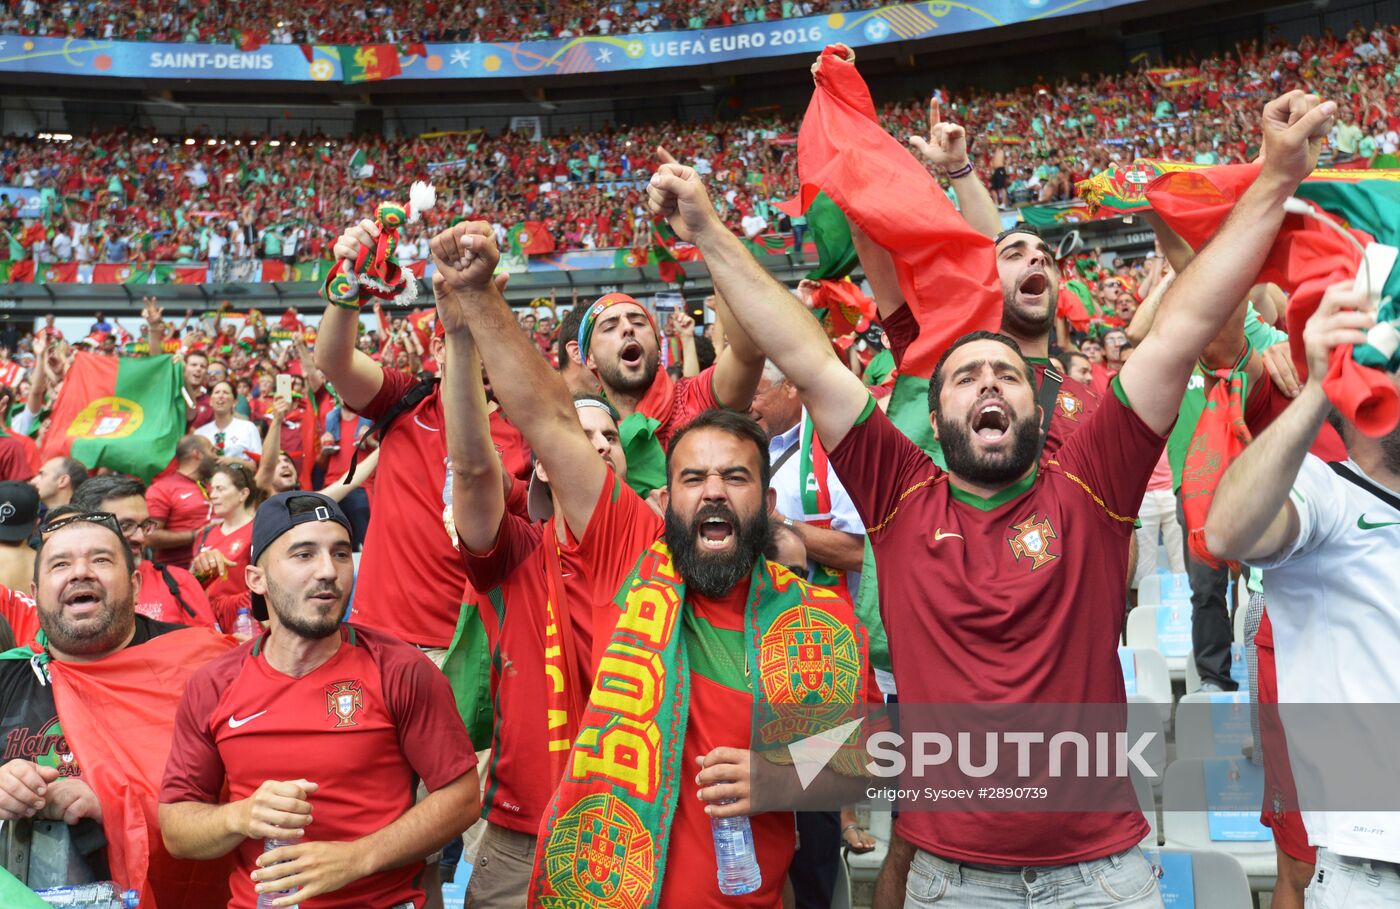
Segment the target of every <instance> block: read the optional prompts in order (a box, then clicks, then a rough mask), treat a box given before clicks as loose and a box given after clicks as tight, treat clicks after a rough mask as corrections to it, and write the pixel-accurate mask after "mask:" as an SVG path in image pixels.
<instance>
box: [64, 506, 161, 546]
mask: <svg viewBox="0 0 1400 909" xmlns="http://www.w3.org/2000/svg"><path fill="white" fill-rule="evenodd" d="M79 523H87V524H100V525H101V526H103V527H106V528H107V529H108V530H110V531H112V533H115V534H116V535H117V536H122V537H124V536H126V534H124V533H122V526H121V524H119V523H118V522H117V516H116V515H114V514H112V513H111V512H110V511H86V512H82V513H80V514H65V515H60V516H59V517H57V518H54V519H53V520H52V521H45V522H44V523H43V524H41V525H39V539H41V540H47V539H48V538H49V537H50V536H51V535H52V534H54V533H55V532H56V531H59V530H62V529H63V528H65V527H67V526H69V525H70V524H79ZM152 523H154V522H152Z"/></svg>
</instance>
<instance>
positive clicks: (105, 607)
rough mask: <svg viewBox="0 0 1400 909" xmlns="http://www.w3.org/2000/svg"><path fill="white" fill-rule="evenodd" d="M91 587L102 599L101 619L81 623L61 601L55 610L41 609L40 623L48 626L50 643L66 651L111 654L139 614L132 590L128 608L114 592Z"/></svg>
mask: <svg viewBox="0 0 1400 909" xmlns="http://www.w3.org/2000/svg"><path fill="white" fill-rule="evenodd" d="M88 586H89V587H91V588H93V593H94V594H96V595H97V596H98V597H100V598H101V600H102V609H101V612H99V613H98V618H100V621H94V617H92V616H89V617H88V618H86V619H84V620H83V622H82V625H81V626H79V624H78V623H77V621H76V620H74V619H73V618H71V617H70V616H69V615H68V613H67V611H66V610H65V609H64V608H63V606H62V605H61V604H60V605H58V606H57V607H56V609H55V610H53V611H52V612H51V611H50V610H48V609H47V608H41V609H40V610H39V625H40V626H41V627H42V628H43V629H44V634H45V635H46V636H47V637H48V639H49V643H50V644H51V645H52V646H53V647H54V648H55V649H57V650H59V651H61V652H63V653H67V654H72V655H74V656H91V655H93V654H101V653H107V652H109V651H111V650H113V649H115V648H116V647H117V645H119V644H121V643H122V641H124V640H126V638H127V636H128V635H130V634H131V630H132V623H133V622H134V621H135V616H136V613H135V606H134V602H133V601H132V598H131V591H130V590H129V589H128V590H127V594H126V602H125V604H124V606H125V608H120V607H119V606H118V603H117V602H116V600H115V599H114V597H113V596H112V593H111V591H109V590H107V589H106V588H105V587H102V586H101V585H99V584H93V585H88Z"/></svg>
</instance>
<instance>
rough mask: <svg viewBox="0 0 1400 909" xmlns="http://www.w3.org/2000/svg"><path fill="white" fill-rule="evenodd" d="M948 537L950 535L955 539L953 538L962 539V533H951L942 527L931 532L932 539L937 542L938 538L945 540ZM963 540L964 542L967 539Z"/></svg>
mask: <svg viewBox="0 0 1400 909" xmlns="http://www.w3.org/2000/svg"><path fill="white" fill-rule="evenodd" d="M949 537H952V538H953V539H955V540H962V538H963V535H962V534H960V533H951V532H948V531H944V529H943V528H942V527H939V528H937V529H936V530H934V532H933V541H934V542H935V543H937V542H938V541H939V540H946V539H948V538H949ZM963 542H964V543H965V542H967V541H966V540H963Z"/></svg>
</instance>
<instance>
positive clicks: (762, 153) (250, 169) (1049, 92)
mask: <svg viewBox="0 0 1400 909" xmlns="http://www.w3.org/2000/svg"><path fill="white" fill-rule="evenodd" d="M1298 86H1305V87H1311V88H1315V89H1318V90H1333V91H1335V93H1336V94H1337V96H1338V97H1339V99H1340V103H1341V104H1342V111H1341V114H1340V115H1339V117H1338V123H1337V127H1336V129H1335V131H1334V132H1333V135H1332V136H1330V137H1329V143H1328V148H1327V151H1326V152H1325V156H1324V159H1323V160H1324V161H1325V162H1328V163H1344V162H1360V161H1362V160H1363V159H1364V160H1369V159H1372V158H1375V157H1376V156H1393V155H1395V154H1396V153H1397V151H1400V26H1396V25H1393V24H1392V25H1388V26H1381V25H1377V26H1376V27H1374V28H1372V29H1369V30H1367V29H1365V28H1362V27H1360V26H1358V27H1356V28H1354V29H1353V30H1352V31H1350V32H1349V33H1348V34H1347V35H1345V36H1341V37H1338V36H1334V35H1330V34H1324V35H1323V36H1321V37H1319V38H1311V37H1309V38H1305V39H1304V40H1303V41H1301V42H1299V44H1298V45H1297V46H1296V47H1295V46H1290V45H1286V44H1284V43H1281V42H1273V43H1270V44H1268V45H1260V44H1257V43H1253V42H1247V43H1242V44H1241V45H1240V46H1238V47H1237V48H1236V49H1235V51H1234V52H1233V53H1231V54H1226V55H1222V56H1219V57H1212V58H1208V59H1204V60H1199V61H1181V62H1180V64H1179V65H1177V66H1176V67H1173V68H1160V67H1159V68H1155V69H1150V68H1147V67H1146V66H1144V67H1143V68H1141V69H1140V71H1137V72H1124V73H1116V74H1105V75H1100V76H1095V77H1090V76H1088V75H1085V76H1083V77H1081V78H1080V79H1079V80H1066V81H1062V82H1058V83H1055V84H1034V85H1027V86H1023V87H1021V88H1019V89H1017V90H1015V91H1011V92H985V91H978V90H976V89H970V88H963V87H958V88H950V89H943V90H941V92H940V96H941V98H942V107H943V110H944V111H945V112H946V116H947V117H948V118H949V119H952V120H956V121H957V122H959V123H961V124H963V125H964V127H965V128H966V129H967V131H968V135H969V139H970V142H971V145H972V149H973V164H974V166H975V167H976V168H977V170H978V173H979V175H980V176H981V178H982V179H983V181H984V182H985V183H986V184H987V186H988V187H989V188H990V189H991V191H992V193H993V196H994V198H995V200H996V201H997V203H998V204H999V205H1000V206H1002V207H1004V208H1013V207H1016V206H1020V205H1025V204H1030V203H1040V202H1056V201H1066V200H1069V199H1071V198H1073V194H1074V185H1075V183H1076V182H1077V181H1079V180H1082V179H1084V178H1087V177H1089V176H1091V175H1093V174H1097V173H1100V172H1102V171H1103V170H1105V169H1106V168H1108V167H1109V166H1110V165H1112V164H1113V163H1115V162H1118V163H1125V164H1126V163H1130V162H1132V161H1133V160H1135V159H1136V158H1142V157H1147V158H1165V159H1169V160H1177V161H1191V162H1196V163H1200V164H1225V163H1231V162H1239V161H1248V160H1251V159H1252V158H1253V157H1254V156H1255V155H1256V154H1257V153H1258V139H1257V136H1258V111H1259V108H1260V106H1261V105H1262V103H1263V101H1265V100H1267V99H1268V98H1269V97H1271V96H1273V95H1274V94H1277V93H1278V92H1281V91H1284V90H1288V89H1291V88H1294V87H1298ZM879 114H880V119H881V122H882V124H883V125H884V126H885V127H886V129H887V130H889V131H890V133H891V134H893V135H896V136H909V135H917V134H921V133H923V132H925V131H926V130H927V128H928V116H929V113H928V104H927V102H926V101H925V100H918V101H906V102H900V103H890V104H885V105H882V106H881V107H880V108H879ZM797 127H798V120H797V119H796V118H795V117H792V116H789V115H784V114H781V113H769V114H762V115H758V114H746V115H743V116H740V117H737V118H734V119H728V120H721V121H716V122H712V123H704V124H679V123H670V124H636V125H630V126H615V127H612V128H609V129H607V130H604V131H602V132H598V133H570V134H565V135H558V136H544V137H542V138H541V139H539V140H534V139H533V138H532V135H531V133H530V132H529V131H528V130H525V131H520V132H516V133H510V132H506V133H503V134H502V135H499V136H487V135H485V134H483V133H480V132H460V133H446V134H434V135H433V136H431V137H426V136H425V137H415V138H411V139H403V140H393V141H390V140H385V139H382V138H373V137H365V138H361V139H355V140H343V139H341V140H332V139H330V138H329V137H326V136H301V137H299V138H297V139H292V138H287V137H283V138H281V139H272V138H269V137H266V136H262V137H249V136H243V137H239V138H234V137H225V138H219V139H212V138H208V137H204V136H199V137H169V136H153V135H150V134H146V133H135V132H126V131H111V132H104V133H97V134H94V135H91V136H87V137H78V138H75V139H74V140H72V141H71V142H54V141H50V140H40V139H36V138H33V137H29V138H17V137H8V138H5V139H3V140H0V226H2V227H3V229H4V230H5V231H6V232H7V234H8V238H9V241H10V242H9V243H8V245H7V247H0V261H5V259H6V257H7V258H8V260H9V261H23V260H26V259H32V260H34V261H35V262H37V263H40V264H43V263H53V262H73V261H76V262H80V263H81V262H92V263H118V262H129V263H133V264H134V265H137V266H141V265H145V264H147V263H151V262H168V263H176V264H193V263H205V262H207V263H209V264H210V266H211V268H212V269H213V272H214V275H213V278H214V279H215V280H217V279H218V278H219V277H220V276H224V277H233V278H236V277H237V276H238V274H239V272H238V270H237V267H236V263H237V262H247V261H250V260H252V259H254V258H264V259H273V260H279V259H280V260H284V261H286V262H289V263H291V262H297V261H315V260H321V259H326V258H329V257H328V255H327V253H328V250H329V247H330V244H331V242H332V241H333V240H334V238H335V236H336V234H337V230H338V229H337V227H336V225H338V224H339V223H341V222H343V221H344V220H346V219H348V218H352V217H355V216H357V215H360V214H365V213H369V212H372V211H373V209H374V206H375V205H377V204H378V202H379V201H380V200H381V199H383V198H385V197H387V196H390V195H391V194H392V192H393V191H394V190H393V189H392V188H394V187H402V186H405V185H407V184H408V183H410V182H411V181H413V180H429V181H431V182H433V183H434V184H435V185H436V187H437V191H438V195H439V200H440V202H439V205H438V208H437V209H436V210H435V211H434V212H431V213H429V214H428V215H427V217H426V219H425V222H424V223H423V225H422V226H421V227H417V226H415V227H413V228H411V229H410V230H409V231H408V233H407V234H406V235H405V239H404V241H403V245H402V253H401V258H402V260H403V261H405V262H406V263H409V264H412V263H414V262H423V261H425V260H426V259H427V257H428V252H427V242H428V237H429V235H430V233H431V232H432V231H433V230H435V229H436V228H437V227H438V226H440V225H441V224H443V223H446V222H447V221H450V220H451V219H453V218H456V217H468V218H472V219H482V220H486V221H488V222H490V223H492V225H493V228H494V229H495V231H496V233H497V240H498V242H499V243H501V244H502V245H503V246H505V245H506V243H507V235H508V232H509V231H510V229H511V228H512V227H514V226H516V225H519V224H522V223H527V222H528V223H530V224H531V225H532V226H533V225H539V226H540V227H541V228H542V229H543V231H545V232H546V233H547V234H548V235H549V242H548V243H546V244H545V245H544V246H543V247H541V249H547V248H550V247H552V248H553V249H556V250H574V249H595V248H596V249H608V248H628V247H631V248H635V247H638V246H645V245H647V244H648V242H649V239H648V231H649V227H648V225H647V222H646V218H645V214H644V211H643V201H644V199H643V195H642V186H643V185H644V182H645V179H646V177H647V175H648V173H649V168H650V166H651V160H650V153H649V150H650V149H652V148H655V147H656V146H658V145H666V146H667V147H668V148H672V149H675V150H676V153H677V154H678V155H680V156H681V157H682V158H684V159H685V160H687V161H692V162H694V163H695V166H696V168H697V170H699V171H700V172H701V173H703V174H704V175H705V176H706V179H707V180H709V181H710V183H711V186H712V187H714V195H715V201H716V206H717V208H718V211H719V213H720V215H721V217H722V218H723V219H724V221H725V222H726V224H728V225H729V227H730V228H731V230H733V231H734V232H736V233H740V234H742V235H744V236H748V237H750V238H752V237H757V236H760V235H763V234H767V233H769V232H772V231H779V230H781V231H786V230H790V229H791V228H792V226H793V225H792V224H791V223H790V222H789V221H788V219H787V218H786V217H785V216H784V215H783V214H782V213H781V212H780V211H778V210H777V208H776V207H775V203H776V202H779V201H781V200H785V199H789V198H791V197H792V196H793V195H795V194H796V191H797V161H796V158H797V155H796V136H797ZM5 186H12V187H18V188H24V189H31V190H38V191H40V193H41V199H40V203H39V204H41V205H42V206H43V213H42V216H41V217H20V211H21V201H20V200H19V199H18V198H6V197H5V196H4V191H3V187H5ZM31 213H32V212H31ZM798 226H799V227H800V224H799V225H798Z"/></svg>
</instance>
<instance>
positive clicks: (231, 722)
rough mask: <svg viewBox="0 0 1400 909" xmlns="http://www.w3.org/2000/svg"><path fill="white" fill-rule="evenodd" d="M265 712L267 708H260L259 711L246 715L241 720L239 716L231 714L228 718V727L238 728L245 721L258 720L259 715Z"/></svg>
mask: <svg viewBox="0 0 1400 909" xmlns="http://www.w3.org/2000/svg"><path fill="white" fill-rule="evenodd" d="M264 713H267V711H266V710H259V711H258V712H257V713H255V714H253V715H252V716H245V717H244V718H243V719H241V720H240V719H238V718H237V717H233V716H230V717H229V718H228V728H230V729H237V728H238V727H239V726H242V725H243V724H244V723H251V722H253V720H256V719H257V718H258V717H260V716H262V715H263V714H264Z"/></svg>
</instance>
